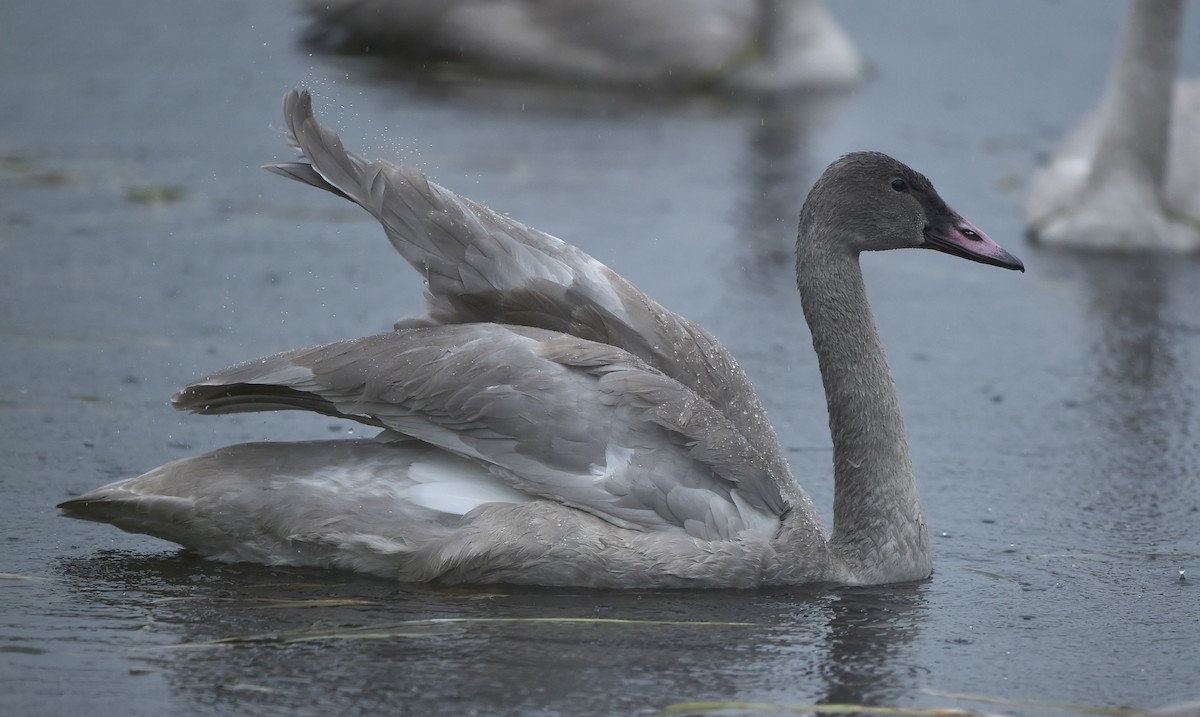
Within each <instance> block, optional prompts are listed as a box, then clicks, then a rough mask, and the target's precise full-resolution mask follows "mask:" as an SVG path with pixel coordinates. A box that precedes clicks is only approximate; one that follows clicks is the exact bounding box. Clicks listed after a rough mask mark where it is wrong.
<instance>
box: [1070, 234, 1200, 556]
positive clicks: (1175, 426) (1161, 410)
mask: <svg viewBox="0 0 1200 717" xmlns="http://www.w3.org/2000/svg"><path fill="white" fill-rule="evenodd" d="M1075 258H1076V259H1077V260H1078V261H1080V263H1081V266H1082V268H1083V272H1084V279H1085V282H1086V286H1087V291H1088V295H1087V298H1088V305H1087V308H1088V315H1087V320H1088V325H1089V330H1090V348H1091V352H1090V353H1091V356H1092V358H1093V359H1094V373H1093V376H1092V379H1093V386H1092V393H1091V395H1090V396H1088V397H1087V398H1086V399H1085V401H1084V405H1085V406H1086V408H1087V409H1088V410H1087V411H1086V419H1085V420H1086V421H1088V423H1089V424H1090V425H1092V426H1093V427H1094V431H1095V433H1094V442H1095V450H1096V455H1097V456H1099V457H1100V460H1099V461H1097V462H1096V463H1095V464H1094V470H1095V475H1094V476H1093V475H1088V476H1083V477H1085V478H1088V479H1094V480H1095V481H1096V485H1095V488H1096V498H1095V500H1094V501H1093V502H1092V503H1090V504H1089V505H1087V506H1085V510H1095V511H1096V512H1099V513H1100V514H1101V515H1105V516H1109V518H1110V519H1115V521H1116V522H1115V523H1114V524H1113V528H1114V532H1115V533H1116V534H1117V535H1118V536H1119V537H1120V539H1121V540H1122V541H1125V540H1129V539H1141V541H1143V544H1144V542H1145V540H1147V539H1149V540H1151V541H1153V540H1154V537H1155V536H1161V533H1160V530H1163V529H1166V530H1170V526H1171V524H1172V523H1173V522H1175V521H1174V520H1170V519H1168V520H1164V518H1169V517H1170V516H1172V515H1173V514H1175V513H1177V512H1178V511H1179V510H1180V508H1181V507H1182V508H1183V509H1185V511H1186V510H1194V509H1195V506H1196V500H1195V493H1196V490H1195V489H1196V485H1195V480H1196V479H1195V476H1196V475H1197V472H1198V469H1200V450H1198V449H1200V445H1197V442H1196V437H1195V435H1194V433H1193V430H1194V428H1195V422H1196V410H1195V409H1196V400H1197V393H1196V390H1197V388H1198V387H1200V386H1198V385H1197V369H1196V367H1195V364H1194V361H1189V360H1188V359H1187V357H1186V355H1185V353H1186V346H1187V345H1188V344H1187V341H1185V339H1186V338H1187V334H1189V333H1195V332H1196V331H1197V330H1200V327H1197V326H1194V325H1189V324H1188V323H1187V322H1188V321H1191V320H1192V319H1193V310H1194V306H1191V307H1189V306H1187V305H1181V303H1180V301H1179V300H1178V299H1182V300H1183V301H1186V302H1191V301H1194V299H1195V297H1194V296H1192V297H1189V296H1188V290H1187V287H1194V286H1195V285H1196V283H1197V278H1196V273H1197V271H1198V270H1200V265H1198V264H1197V263H1196V262H1195V261H1193V260H1188V259H1178V258H1170V257H1156V256H1123V255H1099V256H1090V255H1089V256H1079V257H1075ZM1175 518H1177V519H1180V520H1182V519H1183V516H1182V515H1176V516H1175ZM1175 525H1176V526H1179V523H1178V522H1175ZM1179 527H1181V526H1179Z"/></svg>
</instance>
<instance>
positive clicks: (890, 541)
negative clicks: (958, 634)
mask: <svg viewBox="0 0 1200 717" xmlns="http://www.w3.org/2000/svg"><path fill="white" fill-rule="evenodd" d="M822 225H824V227H827V226H828V222H824V223H819V222H816V221H813V218H812V217H802V222H801V235H800V238H799V240H798V246H797V265H796V276H797V283H798V285H799V288H800V295H801V300H802V302H803V306H804V316H805V319H806V320H807V321H808V325H809V329H810V330H811V332H812V340H813V348H814V349H815V350H816V353H817V360H818V363H819V365H820V370H821V380H822V382H823V384H824V387H825V397H826V402H827V405H828V411H829V430H830V435H831V437H832V439H833V477H834V505H833V536H832V539H831V545H832V547H833V548H834V550H835V551H836V552H838V553H839V555H840V557H841V558H842V559H843V560H845V561H846V563H847V566H848V568H849V569H850V571H851V572H852V573H853V574H854V575H856V576H857V578H858V579H859V580H862V581H863V582H868V581H869V582H893V581H899V580H913V579H920V578H924V577H927V576H928V575H929V569H930V568H929V566H930V561H929V538H928V535H927V530H926V527H925V519H924V516H923V514H922V512H921V503H920V498H919V496H918V494H917V485H916V478H915V476H914V473H913V467H912V460H911V458H910V457H909V453H908V442H907V440H906V438H905V433H904V419H903V418H902V416H901V414H900V403H899V400H898V398H897V396H896V387H895V383H894V381H893V380H892V374H891V370H890V369H889V367H888V362H887V356H886V355H885V353H884V350H883V345H882V343H881V341H880V339H879V332H878V330H877V329H876V327H875V320H874V317H873V316H872V314H871V308H870V305H869V303H868V300H867V294H866V289H865V286H864V285H863V278H862V270H861V268H860V267H859V261H858V256H857V254H853V253H850V252H849V251H847V250H845V249H844V247H846V246H847V244H846V243H845V242H843V241H840V240H837V239H836V238H833V237H830V236H825V235H824V234H825V233H827V232H828V231H829V230H828V229H826V228H822Z"/></svg>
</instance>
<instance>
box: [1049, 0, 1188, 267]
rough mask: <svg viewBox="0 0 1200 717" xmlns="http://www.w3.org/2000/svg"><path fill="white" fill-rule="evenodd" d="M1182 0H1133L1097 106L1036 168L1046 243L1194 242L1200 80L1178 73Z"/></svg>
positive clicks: (1178, 245)
mask: <svg viewBox="0 0 1200 717" xmlns="http://www.w3.org/2000/svg"><path fill="white" fill-rule="evenodd" d="M1182 22H1183V0H1133V3H1132V5H1131V9H1130V15H1129V19H1128V22H1127V24H1126V27H1125V33H1124V38H1123V40H1122V42H1121V49H1120V52H1119V54H1118V56H1117V60H1116V62H1115V64H1114V66H1113V70H1112V73H1111V75H1110V76H1109V81H1108V88H1107V90H1106V91H1105V94H1104V99H1103V101H1102V102H1101V105H1100V107H1099V109H1098V110H1096V111H1095V112H1093V113H1092V115H1091V116H1089V117H1088V118H1087V119H1086V120H1085V121H1084V122H1083V123H1082V124H1081V125H1080V126H1079V127H1078V128H1076V129H1075V130H1074V131H1073V132H1072V133H1071V134H1070V136H1068V138H1067V140H1066V141H1065V142H1064V143H1063V145H1062V147H1061V148H1060V149H1059V150H1058V151H1057V152H1056V153H1055V154H1054V156H1053V157H1052V158H1051V160H1050V162H1049V163H1048V164H1047V166H1046V167H1044V168H1043V169H1041V170H1040V171H1039V172H1038V173H1037V174H1035V176H1034V179H1033V183H1032V185H1031V187H1030V195H1029V201H1028V205H1027V213H1028V217H1029V231H1030V234H1031V236H1032V237H1033V238H1034V239H1036V240H1038V241H1041V242H1044V243H1046V244H1057V245H1064V246H1077V247H1090V248H1097V249H1163V250H1170V251H1196V250H1200V81H1196V80H1188V81H1178V82H1177V81H1176V80H1175V70H1176V65H1177V62H1178V55H1179V36H1180V31H1181V27H1182Z"/></svg>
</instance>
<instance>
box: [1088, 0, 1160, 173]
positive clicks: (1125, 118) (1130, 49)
mask: <svg viewBox="0 0 1200 717" xmlns="http://www.w3.org/2000/svg"><path fill="white" fill-rule="evenodd" d="M1182 21H1183V0H1134V1H1133V3H1132V4H1131V6H1130V15H1129V21H1128V22H1127V23H1126V25H1125V33H1124V37H1123V38H1122V41H1121V49H1120V51H1119V53H1118V55H1117V60H1116V64H1115V65H1114V67H1113V72H1112V75H1111V76H1110V78H1109V84H1108V89H1107V90H1106V93H1105V98H1104V104H1103V108H1102V110H1101V111H1102V112H1103V115H1102V116H1103V120H1102V125H1101V131H1100V138H1099V145H1098V147H1097V156H1098V157H1103V158H1105V161H1102V162H1096V163H1095V164H1094V165H1093V168H1092V175H1093V176H1092V179H1093V180H1094V181H1103V180H1104V179H1105V178H1106V176H1105V175H1109V174H1118V173H1132V174H1134V175H1135V176H1137V177H1138V178H1140V179H1142V180H1144V181H1146V182H1147V183H1149V184H1150V185H1151V186H1152V187H1154V188H1155V189H1159V188H1161V187H1162V186H1163V183H1164V180H1165V177H1166V166H1167V146H1168V141H1169V129H1170V119H1171V106H1172V95H1173V93H1174V87H1175V69H1176V66H1177V65H1178V58H1179V35H1180V26H1181V23H1182Z"/></svg>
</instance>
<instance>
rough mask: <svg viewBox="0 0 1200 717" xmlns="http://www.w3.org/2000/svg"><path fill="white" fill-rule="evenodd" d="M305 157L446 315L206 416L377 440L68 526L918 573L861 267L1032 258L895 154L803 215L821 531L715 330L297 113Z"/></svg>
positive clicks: (349, 350)
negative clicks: (825, 491)
mask: <svg viewBox="0 0 1200 717" xmlns="http://www.w3.org/2000/svg"><path fill="white" fill-rule="evenodd" d="M284 114H285V116H286V120H287V125H288V128H289V130H290V133H291V139H292V141H293V143H294V144H295V145H296V146H298V147H299V148H300V149H301V150H302V151H303V154H304V158H305V159H306V161H304V162H297V163H292V164H284V165H274V166H271V167H270V169H272V170H273V171H275V172H277V173H280V174H283V175H285V176H288V177H291V178H293V179H297V180H299V181H302V182H305V183H307V184H311V185H312V186H315V187H318V188H321V189H325V190H328V191H330V192H333V193H334V194H337V195H340V196H342V197H345V198H347V199H350V200H351V201H354V202H357V203H358V204H360V205H361V206H362V207H364V208H365V209H367V210H368V211H369V212H371V213H372V214H373V215H374V216H375V217H376V218H377V219H378V220H379V221H380V222H381V223H382V225H383V227H384V229H385V231H386V233H387V235H388V238H389V239H390V240H391V241H392V244H393V245H394V246H395V248H396V249H397V250H398V251H399V252H400V253H401V254H402V255H403V256H404V258H405V259H407V260H408V261H409V262H410V263H411V264H412V265H413V266H414V267H416V268H417V269H418V270H419V271H421V272H422V274H424V275H425V276H426V277H427V279H428V294H427V297H426V298H427V305H428V316H427V317H425V318H423V319H419V320H409V321H404V322H401V323H400V324H398V325H397V329H396V330H394V331H391V332H388V333H384V334H380V335H377V336H370V337H367V338H361V339H355V340H350V341H342V342H338V343H333V344H328V345H325V346H318V347H315V348H306V349H299V350H295V351H289V352H286V353H282V354H278V355H275V356H271V357H268V358H264V359H261V360H256V361H251V362H249V363H246V364H243V365H240V366H236V367H233V368H231V369H228V370H225V371H222V372H220V373H217V374H215V375H213V376H211V377H209V378H206V379H204V380H201V381H197V382H195V383H193V384H191V385H190V386H187V387H186V388H184V389H183V390H182V391H180V392H179V393H178V394H176V396H175V397H174V398H173V399H172V403H173V404H174V405H175V407H177V408H181V409H184V410H189V411H193V412H197V413H209V414H217V413H234V412H241V411H270V410H286V409H297V410H308V411H316V412H318V413H323V414H326V415H330V416H336V417H339V418H347V419H351V420H355V421H359V422H362V423H365V424H368V425H371V426H376V427H379V428H382V429H383V433H382V434H381V435H380V436H379V437H377V438H376V439H364V440H332V441H314V442H307V443H256V444H245V445H238V446H232V447H229V448H223V449H220V450H217V451H213V452H211V453H208V454H205V455H202V456H197V457H193V458H186V459H183V460H180V461H176V462H174V463H169V464H167V465H165V466H162V467H160V468H156V469H154V470H152V471H150V472H149V473H147V474H145V475H143V476H141V477H138V478H133V479H129V480H123V481H119V482H116V483H113V484H110V485H107V486H104V487H102V488H99V489H96V490H94V491H91V492H90V493H87V494H85V495H82V496H80V497H78V498H75V499H73V500H69V501H67V502H65V503H63V504H62V505H61V506H60V507H61V508H62V509H63V510H64V511H65V512H66V514H67V515H69V516H72V517H77V518H84V519H90V520H98V521H106V522H109V523H112V524H114V525H116V526H117V527H119V528H122V529H125V530H128V531H131V532H140V533H148V534H150V535H155V536H159V537H162V538H165V539H167V540H172V541H175V542H177V543H180V544H181V545H184V546H186V547H188V548H190V549H192V550H194V551H196V552H199V553H201V554H203V555H206V556H209V557H213V558H216V559H219V560H226V561H257V562H263V563H268V564H287V565H316V566H329V567H337V568H345V569H350V570H358V571H363V572H368V573H374V574H377V575H383V576H388V577H392V578H396V579H400V580H403V581H438V582H443V583H485V582H508V583H532V584H541V585H581V586H596V587H621V588H626V587H648V586H661V587H752V586H757V585H780V584H795V583H806V582H819V581H820V582H824V581H830V582H838V583H845V584H871V583H885V582H896V581H905V580H916V579H921V578H925V577H927V576H928V575H929V574H930V554H929V538H928V535H927V531H926V527H925V520H924V518H923V516H922V512H921V504H920V500H919V498H918V496H917V486H916V480H915V478H914V475H913V468H912V463H911V461H910V460H909V453H908V444H907V443H906V440H905V435H904V423H903V420H902V419H901V416H900V408H899V403H898V401H897V398H896V391H895V386H894V384H893V381H892V376H891V373H890V371H889V369H888V365H887V359H886V357H885V356H884V352H883V347H882V346H881V345H880V340H879V334H878V333H877V331H876V329H875V323H874V320H873V319H872V316H871V309H870V307H869V306H868V303H867V295H866V292H865V289H864V287H863V277H862V273H861V272H860V270H859V261H858V259H859V253H860V252H863V251H877V250H884V249H898V248H904V247H924V248H929V249H936V250H938V251H942V252H946V253H949V254H953V255H955V256H960V257H963V258H967V259H971V260H974V261H978V262H983V263H985V264H993V265H996V266H1001V267H1006V268H1010V269H1023V268H1024V267H1023V266H1022V265H1021V263H1020V262H1019V261H1018V260H1017V259H1016V258H1014V257H1013V256H1011V255H1010V254H1008V253H1007V252H1006V251H1004V250H1003V249H1001V248H1000V247H999V246H997V245H996V244H995V243H994V242H992V241H991V240H990V239H988V237H987V236H985V235H984V234H983V233H982V232H980V231H978V230H977V229H975V228H974V227H972V226H971V225H970V224H969V223H967V222H966V221H965V220H964V219H963V218H962V217H961V216H959V215H958V214H957V213H955V212H954V211H953V210H951V209H950V208H949V207H948V206H947V205H946V204H945V203H944V202H943V201H942V200H941V198H940V197H939V196H938V195H937V193H936V192H935V191H934V189H933V187H932V185H930V183H929V181H928V180H927V179H926V178H925V177H924V176H922V175H920V174H918V173H917V172H914V171H913V170H911V169H909V168H908V167H906V166H905V165H903V164H901V163H900V162H897V161H896V160H894V159H892V158H890V157H887V156H886V155H882V154H878V153H869V152H867V153H856V154H850V155H847V156H845V157H843V158H842V159H840V160H838V161H837V162H835V163H834V164H832V165H831V166H830V167H829V168H828V169H827V170H826V171H825V173H824V174H823V175H822V176H821V178H820V179H819V180H818V181H817V183H816V185H815V186H814V187H813V188H812V191H811V192H810V193H809V195H808V199H807V200H806V201H805V203H804V207H803V210H802V212H801V215H800V227H799V233H798V239H797V244H796V276H797V281H798V285H799V289H800V294H801V298H802V304H803V310H804V317H805V319H806V320H807V322H808V326H809V328H810V329H811V331H812V338H813V347H814V349H815V350H816V353H817V357H818V360H819V364H820V371H821V377H822V379H823V382H824V386H825V392H826V396H827V399H828V401H827V404H828V405H827V409H828V414H829V425H830V429H831V433H832V436H833V449H834V481H835V498H834V523H833V534H832V536H826V534H825V532H824V528H823V526H822V523H821V520H820V517H819V516H818V515H817V513H816V510H815V508H814V507H813V504H812V501H811V500H810V499H809V498H808V496H807V494H806V493H805V492H804V491H803V490H802V489H801V487H800V485H799V484H798V483H797V482H796V481H795V479H793V478H792V476H791V474H790V473H789V472H788V468H787V464H786V462H785V461H784V458H783V452H782V450H781V448H780V445H779V441H778V440H777V438H776V436H775V432H774V431H773V430H772V428H771V426H770V424H769V423H768V422H767V421H766V418H765V416H764V413H763V409H762V406H761V404H760V402H759V400H758V397H757V396H756V395H755V393H754V390H753V389H752V388H751V386H750V382H749V380H748V379H747V378H746V375H745V374H744V373H743V372H742V370H741V369H740V368H739V367H738V365H737V363H736V362H735V361H734V359H733V358H732V357H731V356H730V355H729V353H728V352H727V351H726V350H725V349H724V348H723V347H722V346H721V345H720V343H718V342H717V340H716V339H714V338H713V337H712V336H711V335H710V334H708V333H707V332H705V331H704V330H703V329H701V328H700V327H699V326H697V325H695V324H693V323H692V322H690V321H688V320H687V319H685V318H683V317H681V316H678V315H676V314H674V313H672V312H670V311H668V310H666V309H665V308H663V307H662V306H660V305H659V304H657V303H655V302H654V301H653V300H652V299H650V298H649V297H647V296H646V295H645V294H643V293H642V292H641V291H639V290H638V289H637V288H636V287H634V286H633V285H632V284H630V283H629V282H627V281H625V280H624V279H622V278H621V277H620V276H619V275H617V274H616V273H615V272H613V271H612V270H611V269H609V268H608V267H606V266H604V265H603V264H601V263H599V262H597V261H596V260H595V259H593V258H591V257H590V256H588V255H587V254H584V253H583V252H582V251H580V250H579V249H577V248H575V247H573V246H571V245H569V244H566V243H564V242H562V241H560V240H558V239H555V238H554V237H551V236H549V235H547V234H543V233H541V232H538V231H536V230H534V229H531V228H529V227H526V226H524V225H522V224H520V223H518V222H516V221H514V220H512V219H509V218H508V217H505V216H503V215H500V214H497V213H495V212H492V211H490V210H488V209H486V208H485V207H483V206H482V205H479V204H477V203H475V202H473V201H471V200H469V199H466V198H464V197H460V196H458V195H456V194H454V193H452V192H450V191H448V190H446V189H443V188H442V187H439V186H438V185H436V184H433V183H431V182H429V181H428V180H427V179H426V178H425V177H424V176H423V175H422V174H421V173H420V172H418V171H416V170H415V169H413V168H411V167H397V166H393V165H391V164H388V163H386V162H367V161H365V160H363V159H361V158H359V157H357V156H355V155H353V154H351V153H349V152H347V151H346V150H345V149H343V147H342V144H341V141H340V140H339V139H338V137H337V135H336V134H334V133H333V132H332V131H330V130H328V129H325V128H324V127H321V126H320V125H319V124H317V122H316V120H315V119H314V118H313V115H312V103H311V98H310V96H309V95H308V93H307V92H305V93H295V92H293V93H290V94H288V95H287V96H286V97H285V98H284Z"/></svg>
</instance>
